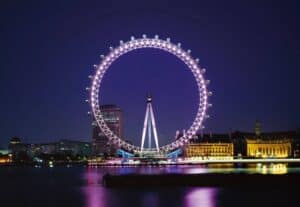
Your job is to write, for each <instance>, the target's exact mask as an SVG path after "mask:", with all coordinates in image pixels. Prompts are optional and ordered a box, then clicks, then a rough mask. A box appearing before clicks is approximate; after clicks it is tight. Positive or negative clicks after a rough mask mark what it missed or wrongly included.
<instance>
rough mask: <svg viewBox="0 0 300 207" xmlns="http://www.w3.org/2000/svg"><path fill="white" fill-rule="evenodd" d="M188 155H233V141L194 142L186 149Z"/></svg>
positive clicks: (219, 156)
mask: <svg viewBox="0 0 300 207" xmlns="http://www.w3.org/2000/svg"><path fill="white" fill-rule="evenodd" d="M185 156H186V157H204V158H205V157H208V158H209V157H214V158H216V157H218V158H221V157H227V158H228V157H231V158H232V157H233V143H193V144H189V145H188V146H187V147H186V149H185Z"/></svg>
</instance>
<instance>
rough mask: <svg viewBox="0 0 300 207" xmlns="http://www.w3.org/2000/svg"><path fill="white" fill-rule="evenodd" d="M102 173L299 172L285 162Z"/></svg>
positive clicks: (128, 168) (138, 168) (137, 168)
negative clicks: (245, 165) (244, 165)
mask: <svg viewBox="0 0 300 207" xmlns="http://www.w3.org/2000/svg"><path fill="white" fill-rule="evenodd" d="M90 168H91V169H98V171H101V172H103V173H110V174H121V175H126V174H166V173H183V174H206V173H246V174H254V173H259V174H286V173H291V172H293V173H300V168H299V167H293V168H289V167H288V165H287V164H284V163H278V164H261V163H258V164H250V165H248V166H247V167H236V166H234V165H219V164H218V165H209V166H205V165H192V166H191V165H185V166H184V165H178V166H176V165H175V166H124V167H116V166H111V167H99V168H92V167H90Z"/></svg>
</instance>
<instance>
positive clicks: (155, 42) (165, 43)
mask: <svg viewBox="0 0 300 207" xmlns="http://www.w3.org/2000/svg"><path fill="white" fill-rule="evenodd" d="M141 48H154V49H160V50H164V51H166V52H168V53H171V54H173V55H175V56H176V57H177V58H179V59H180V60H181V61H183V62H184V63H185V64H186V65H187V66H188V68H189V69H190V70H191V72H192V73H193V75H194V78H195V80H196V82H197V86H198V93H199V105H198V110H197V114H196V117H195V119H194V121H193V124H192V125H191V126H190V128H189V129H188V130H187V131H186V133H185V134H183V135H182V136H181V137H179V138H178V139H177V140H176V141H174V142H172V143H169V144H167V145H164V146H161V147H160V148H159V153H167V152H170V151H173V150H175V149H177V148H179V147H182V146H183V145H184V144H186V143H188V142H189V140H190V139H192V138H193V136H194V135H195V134H196V133H197V131H198V130H199V129H202V128H204V127H203V125H202V124H203V121H204V119H205V118H208V115H206V111H207V109H208V107H209V106H211V104H209V103H208V96H209V95H211V92H208V91H207V84H208V83H209V81H208V80H205V78H204V76H203V74H204V73H205V69H202V68H201V67H200V66H199V64H198V62H199V60H198V59H194V58H192V56H191V55H190V52H191V51H190V50H188V51H185V50H183V49H182V48H181V45H180V43H178V44H177V45H175V44H173V43H171V42H170V39H169V38H168V39H167V40H162V39H159V38H158V36H157V35H156V36H155V38H147V37H146V35H143V37H142V38H139V39H135V38H134V37H131V40H130V41H127V42H123V41H120V45H119V46H117V47H116V48H112V47H110V52H109V53H108V54H107V55H106V56H104V55H101V58H102V60H101V62H100V64H99V65H94V67H95V69H96V72H95V74H94V76H90V78H91V79H92V84H91V87H90V88H88V90H90V100H88V102H90V104H91V107H92V113H93V116H94V117H95V121H96V122H97V124H98V126H99V127H100V129H101V131H102V132H103V133H104V134H105V136H107V138H108V140H109V141H110V142H111V143H113V144H114V145H116V146H118V147H119V148H122V149H125V150H128V151H131V152H134V153H140V152H141V148H140V147H138V146H135V145H132V144H129V143H127V142H125V141H124V140H123V139H121V138H120V137H118V136H117V135H115V134H114V133H113V132H112V131H111V130H110V129H109V127H108V126H107V125H106V123H105V121H104V118H103V115H102V113H101V110H100V104H99V90H100V85H101V81H102V78H103V76H104V74H105V72H106V71H107V70H108V69H109V67H110V65H111V64H112V63H113V62H114V61H115V60H116V59H118V58H119V57H120V56H122V55H124V54H126V53H128V52H130V51H133V50H136V49H141ZM146 150H149V151H156V149H155V148H153V149H146Z"/></svg>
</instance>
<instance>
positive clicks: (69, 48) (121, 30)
mask: <svg viewBox="0 0 300 207" xmlns="http://www.w3.org/2000/svg"><path fill="white" fill-rule="evenodd" d="M82 5H83V6H84V7H78V5H76V6H77V8H76V7H74V8H73V7H72V6H71V7H68V5H67V4H66V3H60V4H57V5H55V4H49V5H45V4H43V5H42V4H40V5H39V4H34V6H35V7H32V6H33V5H31V4H30V3H28V4H25V3H24V6H23V7H20V6H19V7H17V8H15V7H14V5H13V4H9V3H7V5H4V7H3V12H1V13H2V16H3V17H2V18H1V19H2V20H1V21H2V24H3V25H4V32H2V33H1V39H2V40H4V41H3V42H4V44H3V45H4V46H3V47H4V51H2V55H3V57H4V59H3V60H2V61H1V68H2V69H1V71H0V74H1V76H0V77H1V83H0V86H1V87H0V88H1V90H0V93H1V97H4V99H2V104H3V107H1V109H0V110H1V115H2V118H1V119H0V123H1V129H2V130H1V134H0V136H1V142H0V146H6V144H7V142H8V140H9V139H10V138H11V137H12V136H20V137H21V138H23V139H25V140H24V141H27V142H41V141H43V142H46V141H54V140H57V139H59V138H72V139H80V140H85V141H86V140H89V141H91V137H92V126H91V118H90V117H88V116H87V115H86V114H87V113H86V112H87V111H89V110H90V107H89V106H88V105H87V104H86V103H84V100H85V99H86V98H87V97H88V94H87V93H86V92H85V91H84V89H85V87H87V86H89V84H90V83H89V80H88V78H87V76H88V75H90V74H93V72H94V71H93V68H92V65H93V64H98V62H99V56H100V54H106V53H107V52H108V51H109V49H108V47H109V46H115V45H117V44H118V42H119V40H121V39H123V40H124V41H125V40H129V38H130V36H131V35H134V36H136V37H141V36H142V34H143V33H146V34H148V35H149V36H152V37H153V36H154V35H155V34H158V35H160V37H161V38H164V39H166V38H167V37H171V41H174V42H181V43H182V47H183V48H185V49H191V50H192V55H193V56H194V57H198V58H200V64H201V66H202V67H205V68H207V73H206V75H205V77H206V78H207V79H209V80H211V84H210V85H209V87H208V88H209V89H210V90H211V91H212V92H213V93H214V95H213V96H212V97H211V98H210V102H211V103H212V104H213V107H212V108H211V109H210V110H209V111H208V114H210V115H211V118H210V119H208V120H206V121H205V123H204V125H205V126H206V130H207V131H206V132H209V131H212V132H227V131H230V129H232V130H235V129H239V130H244V131H253V128H254V121H255V120H259V121H260V122H261V123H262V129H263V131H276V130H279V131H284V130H293V129H296V128H298V127H299V126H300V121H299V117H298V116H297V115H299V114H300V113H299V107H298V106H299V104H300V99H299V96H297V89H298V88H299V87H298V88H297V79H298V78H297V77H299V71H297V68H298V67H299V63H298V61H297V57H296V54H297V53H296V49H297V48H298V46H299V45H298V44H299V42H298V40H297V35H298V34H299V29H298V28H296V25H297V23H298V20H296V19H297V18H295V17H296V15H298V14H296V9H293V5H292V4H287V3H286V4H280V3H274V4H273V5H272V6H273V8H271V6H270V5H267V4H264V3H252V4H251V5H247V6H245V5H243V4H241V3H240V4H233V3H231V2H229V3H228V4H226V5H224V7H222V8H216V7H215V6H213V5H210V4H209V3H207V2H206V3H205V4H201V3H198V4H195V7H197V8H199V10H197V11H196V10H190V9H188V8H181V5H180V4H177V3H175V4H174V8H172V9H171V10H168V13H164V12H162V11H164V10H165V9H166V8H167V5H165V4H162V5H160V6H159V7H158V6H155V5H143V6H141V5H135V6H134V7H129V5H126V4H124V5H122V6H124V10H122V11H121V10H115V9H113V8H111V9H109V8H110V6H111V5H110V4H109V3H104V4H101V5H102V6H103V8H104V9H105V11H106V13H102V14H98V10H101V8H98V7H97V9H94V8H93V7H94V6H95V5H92V4H91V5H88V4H82ZM75 8H76V9H75ZM78 8H80V10H78ZM14 9H17V11H15V10H14ZM126 9H127V10H126ZM1 10H2V9H1ZM87 10H89V12H88V13H89V14H90V15H87V16H80V12H81V11H87ZM12 11H14V12H16V13H18V16H15V15H14V14H15V13H13V12H12ZM42 11H43V12H42ZM107 11H110V12H107ZM287 12H289V15H286V14H287ZM54 13H55V15H54V16H51V15H52V14H54ZM75 13H78V15H79V16H78V17H76V18H69V16H72V17H74V16H76V15H74V14H75ZM99 13H101V12H99ZM124 13H126V14H129V13H130V15H128V16H126V18H122V17H124ZM144 13H145V14H144ZM149 13H153V14H154V15H151V18H150V17H149ZM221 14H222V15H221ZM224 14H227V15H225V17H224ZM235 14H236V15H239V18H235ZM253 14H256V15H253ZM22 15H24V16H25V17H24V18H23V17H22ZM136 17H138V18H136ZM221 17H222V19H221ZM61 20H63V21H61ZM170 22H171V23H172V22H173V23H175V22H176V25H173V24H170ZM97 23H98V24H97ZM116 24H117V25H118V26H117V27H114V26H113V25H116ZM122 25H124V26H122ZM125 25H126V26H125ZM54 31H55V32H54ZM57 48H59V49H57ZM145 63H149V64H145ZM141 68H142V69H143V70H141ZM116 83H118V84H116ZM179 83H180V84H179ZM195 85H196V83H195V81H194V79H193V77H192V74H191V73H190V72H189V71H188V70H186V68H185V66H184V65H183V64H182V63H181V62H180V61H178V60H177V59H176V58H175V57H173V56H171V55H169V54H166V53H164V52H162V51H156V50H151V49H150V50H140V51H134V52H132V53H129V54H128V55H125V56H124V57H122V58H120V60H119V61H117V62H116V63H115V64H114V65H112V68H111V69H109V71H108V73H107V74H106V76H105V77H104V80H103V89H102V91H103V93H102V94H100V98H101V99H102V100H103V101H102V102H101V103H102V104H116V105H118V106H119V107H120V108H121V109H122V110H123V111H124V123H125V134H126V135H127V136H128V137H130V138H131V137H133V141H137V142H138V143H139V141H140V138H141V132H142V122H143V116H144V109H145V97H146V95H147V93H148V92H149V91H150V92H151V94H152V95H153V98H154V102H153V108H154V111H155V112H154V113H155V115H156V117H157V122H158V123H157V127H158V134H159V139H161V138H162V139H166V138H169V139H170V138H172V137H174V136H175V131H176V130H177V129H179V130H182V129H184V128H187V127H188V126H189V124H190V123H191V122H192V121H193V118H194V116H195V110H196V105H197V92H196V90H195ZM120 94H122V96H120ZM166 94H168V96H166ZM170 103H171V104H170ZM174 111H176V114H175V113H174ZM169 120H171V121H169ZM135 139H136V140H135Z"/></svg>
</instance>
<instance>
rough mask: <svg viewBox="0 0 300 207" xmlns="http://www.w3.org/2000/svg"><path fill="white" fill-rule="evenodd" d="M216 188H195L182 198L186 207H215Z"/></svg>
mask: <svg viewBox="0 0 300 207" xmlns="http://www.w3.org/2000/svg"><path fill="white" fill-rule="evenodd" d="M218 191H219V190H218V189H217V188H195V189H192V190H190V191H188V192H187V194H186V195H185V197H184V206H186V207H199V206H205V207H215V206H217V199H216V197H217V194H218Z"/></svg>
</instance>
